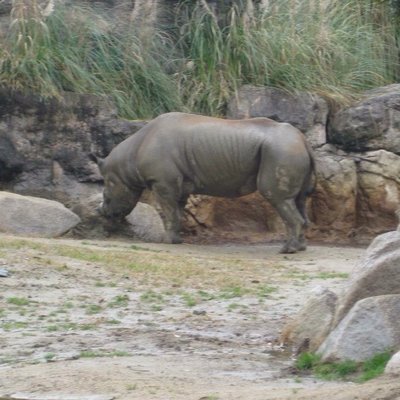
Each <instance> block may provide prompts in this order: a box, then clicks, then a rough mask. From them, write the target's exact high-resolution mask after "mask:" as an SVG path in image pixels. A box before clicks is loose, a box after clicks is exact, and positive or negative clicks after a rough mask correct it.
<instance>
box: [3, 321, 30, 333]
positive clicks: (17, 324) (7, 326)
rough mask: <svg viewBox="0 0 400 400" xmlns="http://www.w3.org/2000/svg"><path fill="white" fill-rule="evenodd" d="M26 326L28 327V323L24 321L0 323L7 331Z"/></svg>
mask: <svg viewBox="0 0 400 400" xmlns="http://www.w3.org/2000/svg"><path fill="white" fill-rule="evenodd" d="M26 327H28V323H27V322H22V321H7V322H4V323H2V324H0V328H2V329H4V330H5V331H14V330H19V329H24V328H26Z"/></svg>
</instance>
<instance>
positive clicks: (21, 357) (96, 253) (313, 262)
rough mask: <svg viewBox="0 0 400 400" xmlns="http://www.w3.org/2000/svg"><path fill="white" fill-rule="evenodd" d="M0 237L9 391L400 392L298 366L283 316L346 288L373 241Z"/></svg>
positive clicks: (3, 356) (345, 398) (121, 395)
mask: <svg viewBox="0 0 400 400" xmlns="http://www.w3.org/2000/svg"><path fill="white" fill-rule="evenodd" d="M132 245H133V243H130V242H126V241H96V242H95V241H82V240H79V241H78V240H68V239H62V240H47V239H21V238H13V237H10V236H0V268H5V269H7V270H8V271H9V272H10V276H9V277H7V278H0V288H1V291H0V397H1V396H6V395H10V394H13V393H17V392H28V393H34V394H47V395H48V394H52V393H59V394H60V393H61V394H63V396H64V397H65V396H66V395H81V396H83V395H89V394H92V395H93V394H97V395H110V398H111V397H114V398H115V399H119V400H131V399H132V400H135V399H149V400H150V399H152V400H153V399H154V400H158V399H160V400H167V399H171V400H200V399H202V400H207V399H208V400H236V399H237V400H239V399H243V400H245V399H246V400H262V399H263V400H272V399H314V400H320V399H321V400H322V399H324V400H325V399H333V400H339V399H340V400H351V399H358V400H363V399H365V400H366V399H368V400H370V399H373V400H378V399H382V400H383V399H386V400H390V399H393V400H394V399H400V381H399V380H395V379H390V378H388V377H386V378H381V379H378V380H375V381H372V382H369V383H366V384H363V385H359V384H355V383H349V382H324V381H319V380H317V379H315V378H314V377H312V376H308V377H299V376H294V375H292V374H291V373H290V368H288V367H290V366H291V365H292V363H293V359H292V351H291V349H287V348H282V347H281V346H280V343H279V334H280V330H281V329H282V327H283V325H284V323H285V322H286V321H287V320H288V319H289V318H290V317H291V316H292V315H293V314H294V313H296V311H297V310H298V309H299V308H300V307H301V305H302V304H303V303H304V301H305V300H306V299H307V296H308V295H309V292H310V290H311V289H312V288H313V287H315V286H317V285H323V286H328V287H329V288H331V289H333V290H336V291H339V290H340V287H341V285H342V284H343V282H344V281H345V280H346V279H347V276H348V273H349V272H350V271H351V270H352V269H353V267H354V266H355V264H356V262H357V260H358V259H359V258H360V256H361V255H362V254H363V251H364V249H362V248H350V247H334V246H310V247H309V249H308V250H307V251H306V252H303V253H301V254H295V255H289V256H287V255H286V256H285V255H280V254H278V249H279V247H278V246H275V245H273V246H272V245H259V244H257V245H243V244H242V245H236V244H235V245H218V246H213V245H201V246H200V245H193V244H192V245H188V244H183V245H161V244H145V243H135V244H134V246H132Z"/></svg>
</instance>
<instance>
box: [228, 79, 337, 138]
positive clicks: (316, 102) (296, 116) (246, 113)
mask: <svg viewBox="0 0 400 400" xmlns="http://www.w3.org/2000/svg"><path fill="white" fill-rule="evenodd" d="M328 112H329V108H328V104H327V103H326V101H325V100H324V99H323V98H322V97H319V96H318V95H315V94H311V93H304V92H301V93H298V94H291V93H288V92H287V91H284V90H282V89H278V88H272V87H256V86H251V85H245V86H243V87H241V88H240V89H239V91H238V93H237V95H236V96H234V97H233V98H232V99H231V100H230V102H229V104H228V111H227V116H228V117H230V118H251V117H267V118H271V119H273V120H275V121H279V122H289V123H290V124H292V125H294V126H295V127H296V128H298V129H300V130H301V131H302V132H304V133H305V134H306V136H307V137H308V139H309V141H310V142H311V144H312V145H313V146H321V145H323V144H325V143H326V129H325V128H326V123H327V118H328Z"/></svg>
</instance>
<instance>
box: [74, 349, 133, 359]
mask: <svg viewBox="0 0 400 400" xmlns="http://www.w3.org/2000/svg"><path fill="white" fill-rule="evenodd" d="M128 356H130V353H128V352H127V351H120V350H113V351H97V350H85V351H81V352H80V354H79V357H80V358H97V357H128Z"/></svg>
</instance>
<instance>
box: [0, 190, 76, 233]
mask: <svg viewBox="0 0 400 400" xmlns="http://www.w3.org/2000/svg"><path fill="white" fill-rule="evenodd" d="M79 222H80V218H79V217H78V216H77V215H76V214H74V213H73V212H72V211H70V210H68V209H67V208H66V207H65V206H64V205H63V204H61V203H58V202H56V201H53V200H47V199H41V198H37V197H30V196H20V195H18V194H14V193H7V192H0V232H5V233H11V234H16V235H28V236H41V237H58V236H61V235H63V234H64V233H66V232H68V231H69V230H70V229H72V228H73V227H75V226H76V225H77V224H78V223H79Z"/></svg>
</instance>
